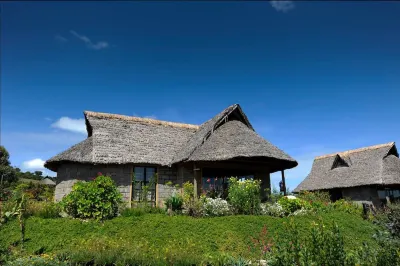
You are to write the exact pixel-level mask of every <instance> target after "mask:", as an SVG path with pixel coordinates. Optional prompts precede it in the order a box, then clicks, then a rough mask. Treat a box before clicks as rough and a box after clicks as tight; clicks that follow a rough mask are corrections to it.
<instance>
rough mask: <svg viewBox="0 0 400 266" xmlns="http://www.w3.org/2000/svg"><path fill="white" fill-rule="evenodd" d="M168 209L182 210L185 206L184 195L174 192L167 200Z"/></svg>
mask: <svg viewBox="0 0 400 266" xmlns="http://www.w3.org/2000/svg"><path fill="white" fill-rule="evenodd" d="M164 204H165V207H166V209H167V210H168V209H170V210H172V211H180V210H182V207H183V199H182V196H180V195H177V194H173V195H171V196H170V197H168V198H167V199H166V200H165V203H164Z"/></svg>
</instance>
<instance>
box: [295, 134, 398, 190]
mask: <svg viewBox="0 0 400 266" xmlns="http://www.w3.org/2000/svg"><path fill="white" fill-rule="evenodd" d="M398 156H399V155H398V153H397V149H396V146H395V144H394V142H390V143H387V144H381V145H376V146H370V147H366V148H361V149H356V150H350V151H346V152H340V153H336V154H330V155H325V156H319V157H316V158H315V160H314V163H313V166H312V169H311V172H310V174H309V175H308V176H307V177H306V178H305V179H304V180H303V182H301V183H300V184H299V185H298V187H296V188H295V190H294V191H295V192H300V191H302V190H311V191H312V190H323V189H332V188H346V187H357V186H368V185H391V184H400V159H399V158H398ZM338 158H341V159H343V160H344V161H345V162H346V164H347V166H346V165H342V166H341V167H336V168H335V167H334V166H335V161H336V160H338Z"/></svg>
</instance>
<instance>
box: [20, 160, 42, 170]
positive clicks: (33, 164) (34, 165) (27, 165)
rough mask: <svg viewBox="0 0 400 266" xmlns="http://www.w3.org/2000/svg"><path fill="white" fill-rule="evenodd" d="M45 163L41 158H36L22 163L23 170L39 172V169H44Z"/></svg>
mask: <svg viewBox="0 0 400 266" xmlns="http://www.w3.org/2000/svg"><path fill="white" fill-rule="evenodd" d="M44 163H45V161H43V160H42V159H40V158H36V159H33V160H30V161H25V162H23V163H22V168H23V169H26V170H38V169H44Z"/></svg>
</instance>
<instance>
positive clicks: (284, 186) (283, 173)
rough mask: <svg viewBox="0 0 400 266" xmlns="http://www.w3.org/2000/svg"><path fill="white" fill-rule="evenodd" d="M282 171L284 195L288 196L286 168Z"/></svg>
mask: <svg viewBox="0 0 400 266" xmlns="http://www.w3.org/2000/svg"><path fill="white" fill-rule="evenodd" d="M281 173H282V185H283V195H284V196H286V182H285V170H282V171H281Z"/></svg>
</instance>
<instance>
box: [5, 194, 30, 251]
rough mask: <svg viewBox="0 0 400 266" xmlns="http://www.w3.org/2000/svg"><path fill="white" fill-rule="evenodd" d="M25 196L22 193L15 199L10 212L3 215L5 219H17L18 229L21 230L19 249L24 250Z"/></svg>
mask: <svg viewBox="0 0 400 266" xmlns="http://www.w3.org/2000/svg"><path fill="white" fill-rule="evenodd" d="M26 203H27V200H26V196H25V194H24V193H22V195H21V196H19V197H17V198H16V201H15V205H14V207H13V209H12V210H11V211H8V212H6V213H4V216H5V217H6V219H10V218H11V217H18V221H19V227H20V230H21V248H24V241H25V213H26Z"/></svg>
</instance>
